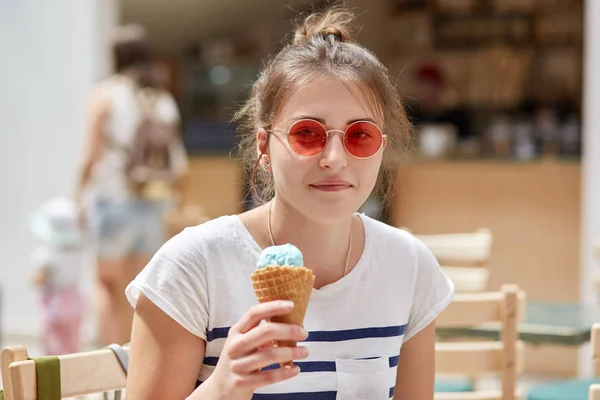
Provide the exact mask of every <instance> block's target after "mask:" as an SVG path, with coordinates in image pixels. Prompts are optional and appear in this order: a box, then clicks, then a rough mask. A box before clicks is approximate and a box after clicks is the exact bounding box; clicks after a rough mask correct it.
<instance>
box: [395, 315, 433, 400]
mask: <svg viewBox="0 0 600 400" xmlns="http://www.w3.org/2000/svg"><path fill="white" fill-rule="evenodd" d="M434 381H435V321H433V322H431V323H430V324H429V325H427V326H426V327H425V328H424V329H423V330H421V331H420V332H419V333H417V334H415V335H414V336H413V337H411V338H410V339H409V340H408V341H407V342H406V343H404V344H403V345H402V351H401V354H400V360H399V362H398V372H397V374H396V391H395V394H394V400H432V399H433V391H434Z"/></svg>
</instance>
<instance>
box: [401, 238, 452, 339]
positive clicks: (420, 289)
mask: <svg viewBox="0 0 600 400" xmlns="http://www.w3.org/2000/svg"><path fill="white" fill-rule="evenodd" d="M415 241H416V253H417V275H416V282H415V290H414V295H413V300H412V306H411V309H410V316H409V318H408V324H407V327H406V332H405V333H404V341H406V340H408V339H410V338H411V337H412V336H414V335H415V334H417V333H418V332H420V331H421V330H422V329H423V328H425V327H426V326H427V325H429V324H430V323H431V322H433V321H434V320H435V319H436V318H437V316H438V315H440V313H441V312H442V311H443V310H444V309H445V308H446V307H447V306H448V304H450V302H451V301H452V297H453V295H454V285H453V283H452V281H451V280H450V279H448V278H447V277H446V275H445V274H444V272H443V271H442V269H441V267H440V265H439V264H438V262H437V260H436V259H435V257H434V256H433V254H431V251H429V249H428V248H427V246H425V244H423V242H421V241H419V240H417V239H415Z"/></svg>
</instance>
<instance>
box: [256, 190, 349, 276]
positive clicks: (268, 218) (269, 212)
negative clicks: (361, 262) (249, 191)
mask: <svg viewBox="0 0 600 400" xmlns="http://www.w3.org/2000/svg"><path fill="white" fill-rule="evenodd" d="M274 202H275V198H273V200H271V201H270V202H269V208H268V211H267V228H268V229H269V238H270V239H271V245H272V246H275V240H274V239H273V231H272V230H271V208H272V207H273V203H274ZM350 250H352V225H350V241H349V243H348V251H347V252H346V265H345V266H344V275H342V277H344V276H346V274H347V273H348V265H349V264H350Z"/></svg>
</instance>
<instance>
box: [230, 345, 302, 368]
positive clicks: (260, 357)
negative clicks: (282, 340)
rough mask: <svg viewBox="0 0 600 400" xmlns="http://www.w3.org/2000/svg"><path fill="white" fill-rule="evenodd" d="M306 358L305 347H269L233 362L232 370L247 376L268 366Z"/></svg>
mask: <svg viewBox="0 0 600 400" xmlns="http://www.w3.org/2000/svg"><path fill="white" fill-rule="evenodd" d="M306 357H308V350H307V349H306V348H305V347H289V346H284V347H270V348H267V349H263V350H259V351H256V352H254V353H252V354H250V355H249V356H247V357H243V358H240V359H239V360H235V361H234V362H233V364H232V370H233V372H235V373H238V374H248V373H251V372H253V371H259V370H261V369H263V368H265V367H268V366H269V365H273V364H283V363H288V362H292V361H294V360H302V359H305V358H306Z"/></svg>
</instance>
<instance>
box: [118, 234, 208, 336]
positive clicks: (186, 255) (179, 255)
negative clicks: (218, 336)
mask: <svg viewBox="0 0 600 400" xmlns="http://www.w3.org/2000/svg"><path fill="white" fill-rule="evenodd" d="M125 294H126V295H127V299H128V300H129V303H130V304H131V305H132V306H133V308H135V307H136V304H137V301H138V299H139V297H140V294H143V295H144V296H145V297H147V298H148V299H149V300H150V301H152V302H153V303H154V304H155V305H156V306H157V307H158V308H160V309H161V310H162V311H163V312H164V313H165V314H167V315H168V316H169V317H171V318H172V319H173V320H175V321H176V322H177V323H179V324H180V325H181V326H183V327H184V328H186V329H187V330H188V331H190V332H191V333H192V334H194V335H196V336H198V337H200V338H202V339H204V340H206V332H207V327H208V316H209V308H208V307H209V304H208V285H207V279H206V263H205V262H204V257H203V255H202V242H201V240H200V235H199V234H198V233H197V232H196V231H195V230H194V229H193V228H186V229H185V230H183V231H182V232H181V233H179V234H178V235H176V236H175V237H173V238H172V239H171V240H169V241H168V242H167V243H165V244H164V245H163V246H162V247H161V248H160V249H159V250H158V252H157V253H156V254H155V255H154V257H152V260H150V262H149V263H148V265H147V266H146V267H145V268H144V269H143V270H142V272H140V274H139V275H138V276H137V277H136V278H135V280H133V281H132V282H131V283H130V284H129V286H128V287H127V289H126V291H125Z"/></svg>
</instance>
